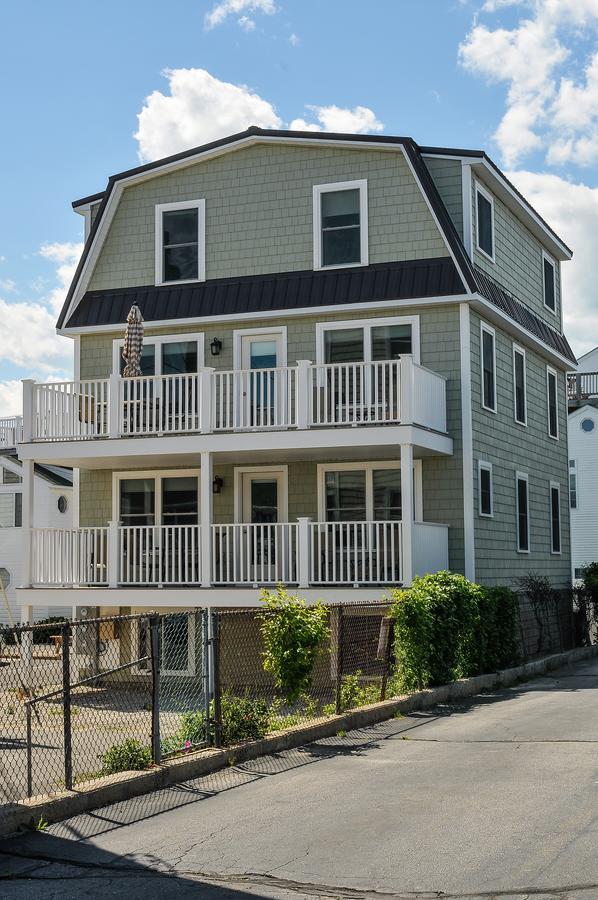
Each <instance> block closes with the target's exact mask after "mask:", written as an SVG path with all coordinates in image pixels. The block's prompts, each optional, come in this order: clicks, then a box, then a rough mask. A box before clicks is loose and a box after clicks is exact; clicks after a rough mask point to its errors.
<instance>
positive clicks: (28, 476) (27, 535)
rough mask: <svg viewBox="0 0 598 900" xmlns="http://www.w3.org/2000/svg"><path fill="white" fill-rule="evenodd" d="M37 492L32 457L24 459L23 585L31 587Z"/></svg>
mask: <svg viewBox="0 0 598 900" xmlns="http://www.w3.org/2000/svg"><path fill="white" fill-rule="evenodd" d="M34 493H35V470H34V463H33V460H32V459H25V460H23V498H22V503H23V511H22V528H23V587H31V574H32V573H31V542H32V537H33V535H32V532H31V529H32V528H33V501H34Z"/></svg>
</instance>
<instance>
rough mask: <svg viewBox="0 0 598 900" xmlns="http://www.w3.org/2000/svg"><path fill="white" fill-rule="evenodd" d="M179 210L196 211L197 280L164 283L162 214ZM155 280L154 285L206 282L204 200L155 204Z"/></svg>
mask: <svg viewBox="0 0 598 900" xmlns="http://www.w3.org/2000/svg"><path fill="white" fill-rule="evenodd" d="M181 209H196V210H197V278H191V279H186V280H183V281H164V272H163V267H162V262H163V252H162V251H163V246H162V238H163V229H162V214H163V213H165V212H175V211H176V210H181ZM154 241H155V278H156V285H157V286H158V285H163V284H170V285H174V286H176V285H178V284H195V283H197V282H199V281H205V280H206V201H205V200H203V199H202V200H200V199H198V200H179V201H178V202H176V203H157V204H156V207H155V232H154Z"/></svg>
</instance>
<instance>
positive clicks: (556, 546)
mask: <svg viewBox="0 0 598 900" xmlns="http://www.w3.org/2000/svg"><path fill="white" fill-rule="evenodd" d="M550 552H551V553H560V552H561V486H560V484H558V483H557V482H555V481H551V482H550Z"/></svg>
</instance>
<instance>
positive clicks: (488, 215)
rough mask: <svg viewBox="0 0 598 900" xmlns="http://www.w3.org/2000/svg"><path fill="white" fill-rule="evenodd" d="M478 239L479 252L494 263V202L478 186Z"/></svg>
mask: <svg viewBox="0 0 598 900" xmlns="http://www.w3.org/2000/svg"><path fill="white" fill-rule="evenodd" d="M476 224H477V228H476V237H477V245H478V250H481V251H482V253H484V254H485V255H486V256H487V257H488V258H489V259H491V260H492V262H494V200H493V199H492V195H491V194H489V193H488V192H487V191H485V190H484V189H483V188H481V187H480V185H479V184H476Z"/></svg>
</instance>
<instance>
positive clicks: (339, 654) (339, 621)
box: [334, 606, 344, 716]
mask: <svg viewBox="0 0 598 900" xmlns="http://www.w3.org/2000/svg"><path fill="white" fill-rule="evenodd" d="M334 614H335V616H336V629H335V630H336V644H335V647H334V655H335V667H334V668H335V673H334V674H335V691H336V693H335V702H334V709H335V712H336V714H337V716H340V714H341V713H342V711H343V710H342V697H341V688H342V685H343V641H344V634H343V632H344V622H343V607H342V606H337V607H336V608H335V609H334Z"/></svg>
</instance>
